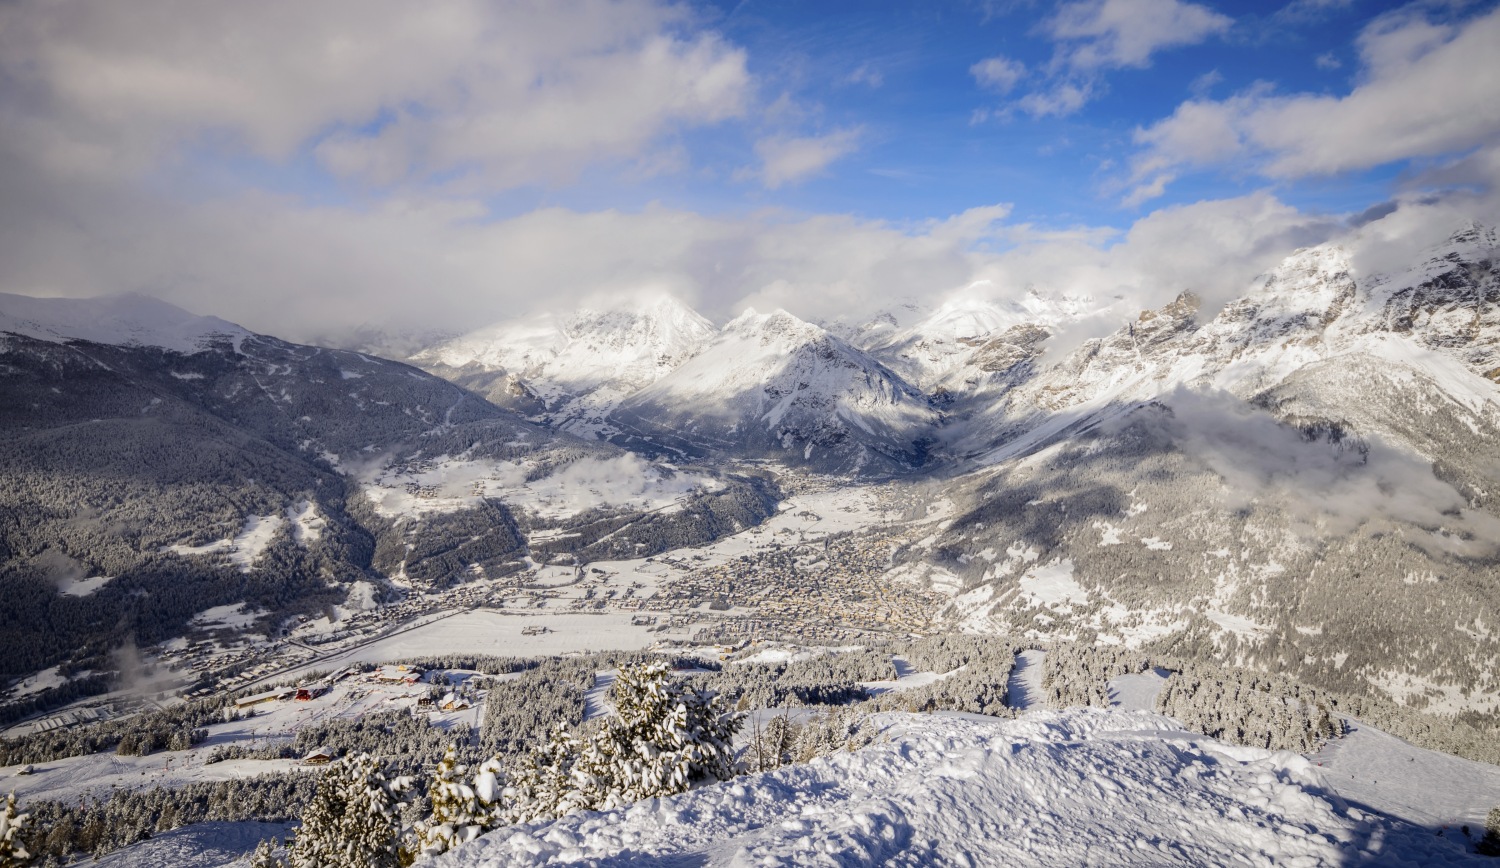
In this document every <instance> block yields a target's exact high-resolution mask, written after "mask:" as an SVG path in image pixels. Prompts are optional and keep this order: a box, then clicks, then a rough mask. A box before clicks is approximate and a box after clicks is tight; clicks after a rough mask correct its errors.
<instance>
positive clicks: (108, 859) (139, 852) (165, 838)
mask: <svg viewBox="0 0 1500 868" xmlns="http://www.w3.org/2000/svg"><path fill="white" fill-rule="evenodd" d="M291 828H292V826H291V824H289V823H198V824H196V825H192V826H185V827H183V828H181V829H174V830H172V831H170V832H162V833H160V834H158V835H156V836H155V837H153V838H149V839H147V840H145V841H142V842H141V843H139V844H137V845H135V846H134V847H127V848H125V849H124V850H120V851H118V852H115V853H111V854H109V855H108V856H105V857H104V858H103V859H100V860H99V861H98V862H95V863H92V864H94V865H96V866H98V868H163V866H182V868H187V866H192V868H227V866H230V865H245V864H247V863H248V860H246V859H245V853H246V851H249V850H253V849H255V845H257V844H259V843H260V842H261V841H264V840H267V839H270V838H285V837H287V835H288V833H289V832H290V830H291Z"/></svg>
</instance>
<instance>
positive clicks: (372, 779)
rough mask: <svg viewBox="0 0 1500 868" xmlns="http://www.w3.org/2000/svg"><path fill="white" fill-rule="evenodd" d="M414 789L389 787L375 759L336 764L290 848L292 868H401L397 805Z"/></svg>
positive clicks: (399, 784) (402, 781) (403, 783)
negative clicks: (406, 793)
mask: <svg viewBox="0 0 1500 868" xmlns="http://www.w3.org/2000/svg"><path fill="white" fill-rule="evenodd" d="M409 784H410V781H409V780H408V779H406V778H398V779H397V780H395V781H388V780H387V779H386V776H385V772H384V771H383V770H382V769H381V767H380V764H379V762H378V761H377V760H376V759H375V758H374V757H372V756H370V755H369V754H365V753H361V754H356V755H354V756H351V757H345V758H344V759H340V760H338V761H336V762H334V763H333V764H332V765H330V766H329V767H328V771H327V772H326V773H325V774H324V776H323V780H321V781H320V782H319V783H318V792H317V794H316V795H315V796H313V800H312V804H311V805H309V806H308V809H307V813H306V814H305V815H304V816H303V819H302V826H301V827H300V828H298V830H297V835H296V838H295V839H294V840H293V842H292V846H291V847H290V848H289V853H288V856H289V857H290V858H289V859H288V863H289V865H290V868H396V866H398V865H400V858H399V857H400V848H399V846H398V829H397V822H396V805H397V802H398V795H399V793H400V792H401V791H403V790H405V789H406V788H407V787H408V786H409Z"/></svg>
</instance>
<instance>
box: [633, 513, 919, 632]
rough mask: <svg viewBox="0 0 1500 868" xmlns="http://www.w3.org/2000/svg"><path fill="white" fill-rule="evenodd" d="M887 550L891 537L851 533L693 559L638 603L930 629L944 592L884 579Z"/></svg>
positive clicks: (802, 621)
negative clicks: (709, 560) (720, 559)
mask: <svg viewBox="0 0 1500 868" xmlns="http://www.w3.org/2000/svg"><path fill="white" fill-rule="evenodd" d="M891 549H892V545H891V543H889V542H888V541H875V540H870V539H868V538H856V537H852V536H850V537H841V538H837V539H826V540H823V541H820V542H818V543H811V544H799V545H793V546H777V547H772V548H767V549H762V550H759V551H756V552H753V553H751V554H746V555H741V556H740V557H738V558H735V559H734V560H732V561H730V562H728V563H726V564H723V565H719V566H694V567H692V568H691V569H690V570H688V571H687V572H685V573H683V574H680V575H678V576H676V577H674V578H673V579H671V580H670V581H669V582H667V583H665V584H664V585H663V587H662V589H661V591H660V592H659V593H657V594H656V595H655V596H653V597H651V598H650V599H649V600H647V601H646V602H645V603H644V604H643V608H646V609H652V610H659V611H672V610H677V609H683V608H689V607H692V606H697V605H701V604H702V603H703V602H704V601H708V602H709V603H710V604H711V605H717V606H718V607H719V608H728V607H734V608H736V609H740V608H746V609H751V610H753V611H754V612H755V614H756V615H757V616H758V617H759V618H763V619H772V620H775V621H778V622H784V623H791V624H799V625H808V626H818V625H824V626H829V627H852V628H868V629H879V630H899V631H906V632H922V631H925V630H928V629H930V627H931V616H932V613H934V612H936V611H937V609H938V608H939V607H940V606H941V605H942V604H943V602H944V599H945V598H944V597H942V595H940V594H938V593H936V592H934V591H930V590H926V589H922V588H918V587H914V586H912V585H908V584H904V583H894V582H890V581H887V580H886V579H885V575H886V573H887V572H888V571H889V570H890V555H891Z"/></svg>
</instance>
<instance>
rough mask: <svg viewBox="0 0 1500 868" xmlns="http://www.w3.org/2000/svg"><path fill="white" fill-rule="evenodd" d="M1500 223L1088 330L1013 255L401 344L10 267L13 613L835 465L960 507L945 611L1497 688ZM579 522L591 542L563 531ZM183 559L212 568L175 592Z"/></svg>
mask: <svg viewBox="0 0 1500 868" xmlns="http://www.w3.org/2000/svg"><path fill="white" fill-rule="evenodd" d="M1497 248H1500V241H1497V236H1496V232H1495V230H1494V229H1493V228H1491V227H1486V226H1481V225H1477V224H1471V225H1466V226H1463V227H1460V228H1459V229H1458V230H1457V231H1455V232H1454V233H1453V234H1452V236H1451V237H1450V238H1449V239H1448V240H1447V241H1446V242H1445V243H1443V244H1442V245H1439V246H1438V247H1436V248H1434V249H1431V250H1429V251H1427V252H1426V253H1424V254H1423V255H1422V256H1420V257H1418V258H1416V259H1415V260H1414V261H1412V262H1410V263H1408V264H1407V265H1406V267H1404V268H1402V269H1398V270H1395V271H1392V272H1388V273H1379V274H1363V273H1360V271H1359V269H1358V268H1356V266H1355V264H1354V262H1353V260H1352V258H1351V255H1350V254H1349V253H1348V251H1346V250H1345V249H1344V248H1342V247H1340V246H1339V245H1337V244H1327V245H1322V246H1319V247H1314V248H1309V249H1305V250H1300V251H1295V252H1289V255H1288V256H1287V258H1286V259H1285V260H1284V261H1283V262H1282V263H1281V264H1280V265H1279V266H1278V267H1276V268H1275V269H1273V270H1271V271H1270V272H1268V273H1267V274H1265V275H1263V276H1262V277H1261V278H1259V279H1258V280H1257V281H1256V282H1255V283H1254V284H1253V285H1252V286H1250V287H1248V288H1247V290H1246V291H1245V292H1244V293H1243V294H1242V295H1241V296H1240V297H1238V298H1236V299H1234V300H1232V301H1231V302H1229V303H1228V304H1227V305H1225V306H1224V307H1223V308H1222V309H1219V310H1207V309H1205V307H1204V303H1203V302H1202V301H1201V300H1200V299H1199V298H1198V297H1197V296H1195V295H1193V294H1192V293H1184V294H1182V295H1180V296H1179V297H1177V298H1176V299H1175V300H1173V301H1172V302H1170V303H1169V304H1166V305H1164V306H1162V307H1160V308H1158V309H1155V310H1147V311H1143V312H1140V313H1139V315H1138V316H1136V317H1135V318H1133V319H1132V320H1131V321H1129V322H1127V323H1125V324H1124V325H1123V326H1121V327H1120V328H1119V329H1117V330H1116V331H1114V332H1113V333H1111V334H1108V335H1104V336H1102V337H1097V338H1093V339H1090V340H1087V341H1084V342H1082V343H1081V344H1080V345H1078V346H1077V347H1076V348H1074V349H1072V350H1071V351H1066V352H1062V351H1055V350H1053V349H1052V348H1051V345H1052V343H1053V342H1054V340H1055V338H1056V337H1057V335H1058V334H1059V332H1060V331H1062V330H1064V329H1066V328H1067V327H1068V326H1069V324H1070V323H1073V322H1074V321H1076V320H1078V319H1080V318H1082V317H1085V316H1087V315H1088V314H1089V313H1091V312H1092V311H1093V310H1094V309H1095V308H1096V307H1097V305H1096V304H1095V302H1094V301H1093V300H1092V299H1089V298H1085V297H1062V296H1048V295H1046V294H1044V293H1041V292H1035V291H1034V292H1029V293H1027V294H1025V295H1024V296H1022V297H1021V298H1020V300H1019V301H1006V300H1003V299H999V298H998V296H995V297H991V296H992V295H994V288H992V287H985V286H975V287H970V288H969V291H968V292H966V293H964V294H961V295H959V296H958V297H955V298H954V299H950V300H948V301H947V302H945V303H944V304H941V305H936V306H930V307H924V306H923V304H922V303H920V302H914V303H907V304H903V305H898V306H895V307H893V308H892V309H890V310H888V311H885V312H882V313H880V314H878V315H876V316H873V317H867V318H863V319H861V320H860V321H859V322H857V323H849V322H824V323H815V322H808V321H805V320H802V319H799V318H798V317H796V316H794V315H793V314H791V313H789V312H787V311H781V310H778V311H770V312H764V313H763V312H757V311H753V310H751V311H745V312H744V313H742V314H741V315H739V316H737V317H735V318H734V319H732V320H730V321H729V322H728V323H726V324H724V325H723V326H715V325H714V324H713V323H711V322H710V321H709V320H707V319H706V318H704V317H702V316H700V315H698V314H697V313H695V312H694V311H692V310H691V309H690V308H688V307H687V306H685V305H684V304H682V303H681V302H680V301H677V300H675V299H672V298H670V297H666V296H662V297H655V298H647V299H641V298H631V299H629V300H626V301H623V302H622V303H621V304H620V305H617V306H608V305H606V306H601V307H598V308H596V309H591V310H582V311H576V312H574V313H572V314H570V315H558V314H548V315H543V316H537V317H533V318H530V319H522V320H516V321H506V322H501V323H497V324H494V325H491V326H486V327H483V328H480V329H478V330H475V331H472V332H470V333H468V334H464V335H460V336H457V337H447V338H442V339H440V340H435V341H432V342H430V343H428V344H427V345H425V346H422V347H420V348H417V349H414V350H412V351H410V352H409V353H408V354H406V355H405V356H404V357H403V358H401V359H399V360H387V359H384V358H380V357H377V356H374V355H371V354H369V353H360V352H356V351H352V350H340V349H331V348H319V347H311V346H303V345H297V344H292V343H287V342H285V341H281V340H278V339H275V338H271V337H267V336H262V335H256V334H253V333H251V332H249V331H247V330H245V329H242V328H239V327H237V326H234V325H232V324H229V323H225V322H223V321H220V320H214V319H212V318H198V317H193V316H192V315H190V314H186V313H185V312H182V311H180V310H177V309H175V308H171V307H170V306H168V305H164V304H163V303H160V302H156V301H152V300H149V299H142V298H133V299H132V298H125V299H119V298H117V299H108V300H92V301H85V300H69V301H64V300H41V299H26V298H21V297H16V296H0V333H3V334H4V337H3V338H0V340H3V344H0V366H3V368H0V371H3V374H0V376H3V377H4V389H3V395H0V428H3V429H4V430H5V433H6V438H5V439H6V443H5V445H4V446H3V447H0V449H3V450H4V453H3V454H4V456H5V457H4V458H3V460H0V469H3V472H4V474H5V483H4V485H3V486H0V490H3V492H4V496H5V497H6V498H7V502H6V504H5V507H6V508H5V510H4V514H5V516H6V518H5V519H4V520H3V521H4V524H3V530H0V561H3V564H4V566H3V567H0V580H3V581H4V582H6V583H8V584H7V588H10V587H12V586H14V587H20V588H24V589H25V590H24V593H23V594H21V595H20V596H18V597H17V599H21V600H23V601H24V602H23V603H22V604H21V605H20V606H19V607H18V609H17V614H16V615H15V616H14V617H13V618H12V619H11V621H10V623H7V624H4V625H0V629H3V630H5V631H7V632H6V637H7V638H16V637H33V634H32V633H31V632H28V631H30V630H33V629H35V628H34V627H33V626H32V625H34V624H36V623H39V621H38V619H40V623H45V624H49V625H51V626H52V629H54V630H55V631H59V632H58V635H59V637H60V638H58V639H57V640H48V642H46V643H44V645H45V647H46V649H47V650H46V651H45V652H44V653H41V654H39V655H37V656H36V658H35V659H27V660H25V661H18V662H17V663H15V664H13V666H14V673H15V674H20V673H24V672H27V671H32V670H34V669H35V668H38V667H41V666H45V665H52V664H54V663H57V662H61V661H63V660H65V659H74V662H75V663H79V664H80V665H81V662H80V661H85V660H87V659H91V658H90V655H92V658H97V657H98V656H99V655H100V654H101V653H103V649H104V648H105V647H107V646H109V645H110V643H118V642H119V641H122V640H123V639H124V638H125V637H132V638H134V639H135V640H137V641H141V642H148V641H159V640H160V639H161V638H164V637H166V636H168V635H171V634H172V632H173V631H174V630H176V629H179V628H180V626H181V624H182V623H183V622H184V621H185V620H186V619H187V618H189V617H191V614H192V612H193V611H196V610H197V609H196V608H195V607H199V608H201V606H202V605H203V604H204V601H207V600H211V601H213V602H214V603H216V604H217V603H228V602H231V601H253V602H254V604H255V606H256V607H257V611H259V612H262V613H264V617H265V619H266V623H274V622H275V621H276V619H277V618H280V617H284V616H285V615H286V613H288V612H294V611H301V610H305V609H307V608H308V607H313V608H316V607H318V606H325V607H326V606H337V605H345V604H346V602H345V601H346V600H347V599H348V598H349V596H350V589H351V588H355V587H358V586H360V585H361V583H364V585H365V586H367V587H365V588H364V589H363V590H361V591H360V594H361V595H362V596H363V598H368V599H371V600H374V601H376V602H378V601H380V600H382V599H386V598H388V597H389V596H390V595H392V594H396V593H400V592H404V591H409V590H415V591H420V590H423V589H427V588H434V587H444V586H446V585H448V584H450V583H454V582H461V581H463V580H464V579H465V576H466V575H468V574H470V573H471V572H472V571H473V570H476V569H477V570H479V571H480V573H482V574H486V575H503V574H504V573H505V571H507V570H515V569H520V568H522V567H523V566H524V565H525V564H526V563H529V562H535V558H534V556H537V555H541V556H543V557H546V556H557V555H564V556H572V557H576V558H578V559H579V560H581V561H587V560H595V559H600V558H603V557H619V556H623V555H639V554H645V553H651V552H657V551H664V550H668V549H670V548H673V547H677V546H681V545H687V544H695V542H701V541H704V540H707V539H712V538H714V537H716V536H719V535H722V534H727V533H734V532H737V531H738V530H741V529H743V528H745V527H749V526H751V525H754V524H755V523H757V522H758V521H760V520H761V519H763V518H764V517H765V516H767V515H769V514H770V513H771V512H772V511H773V510H774V509H775V504H776V502H777V500H778V498H779V497H780V494H779V488H778V483H777V479H778V478H779V479H782V480H783V481H786V480H791V479H797V478H802V477H805V476H806V475H808V474H822V475H824V476H825V477H826V478H828V479H830V480H832V481H834V482H835V483H837V484H846V485H871V484H876V483H881V484H885V485H889V486H897V487H899V488H900V490H901V491H902V492H903V493H904V495H903V496H905V497H907V499H908V500H913V499H914V500H915V501H916V502H918V503H919V504H921V508H919V509H917V510H915V513H916V514H920V515H923V516H927V515H930V514H934V513H940V514H944V515H946V516H947V518H946V519H945V520H944V521H943V522H942V523H941V524H940V525H939V526H938V531H937V532H936V533H925V534H924V535H923V536H922V537H921V538H913V539H910V540H908V541H907V542H906V543H905V544H903V545H902V546H901V547H900V548H899V550H898V551H897V553H896V554H895V556H894V561H893V563H892V570H893V571H894V572H893V575H894V574H895V572H899V573H900V575H902V576H904V577H905V578H904V579H903V580H909V581H919V582H924V583H928V584H929V585H930V586H932V587H934V588H941V589H944V591H945V592H946V593H947V594H948V595H949V597H950V600H949V602H948V603H947V604H946V606H945V608H944V609H943V611H942V616H943V617H944V618H945V619H947V620H948V621H949V622H950V623H952V624H954V625H959V626H962V627H964V628H967V629H972V630H981V631H1005V632H1012V633H1017V634H1035V635H1038V636H1043V637H1067V638H1085V639H1087V638H1092V639H1095V640H1097V641H1102V642H1107V643H1125V644H1129V645H1133V646H1144V647H1152V648H1161V649H1163V650H1165V651H1170V652H1172V653H1177V654H1211V655H1214V656H1217V657H1220V658H1223V659H1226V660H1229V661H1231V662H1234V663H1237V664H1241V665H1247V666H1252V667H1259V668H1264V669H1277V670H1281V671H1288V672H1290V673H1293V674H1296V675H1298V676H1300V677H1303V678H1305V679H1307V680H1309V681H1310V682H1312V683H1317V684H1321V685H1325V686H1329V687H1336V688H1339V689H1349V690H1369V689H1375V690H1378V691H1380V692H1382V693H1385V694H1387V695H1391V696H1394V697H1396V698H1397V699H1398V700H1400V701H1403V702H1405V703H1407V704H1409V705H1412V706H1415V707H1423V708H1428V709H1430V710H1432V711H1438V712H1443V713H1449V714H1456V715H1468V716H1472V717H1475V718H1476V719H1485V720H1493V719H1494V718H1495V716H1496V715H1500V681H1497V678H1496V676H1495V675H1494V673H1495V672H1497V671H1500V641H1497V637H1496V632H1495V631H1496V626H1495V625H1496V624H1500V580H1497V578H1496V576H1497V575H1500V503H1497V500H1496V497H1497V494H1496V492H1497V491H1500V462H1497V459H1496V458H1495V456H1497V455H1500V277H1497V274H1496V270H1495V269H1496V265H1495V263H1496V260H1497ZM570 468H571V469H570ZM580 478H587V479H588V480H590V486H588V487H590V488H591V489H592V490H594V491H602V492H603V493H602V494H597V495H595V494H590V495H588V496H581V495H580V494H579V486H578V485H577V484H575V482H574V480H576V479H580ZM549 480H550V481H549ZM599 480H603V481H604V482H603V483H602V484H595V483H597V482H598V481H599ZM80 492H83V494H82V495H80ZM673 516H676V517H677V518H673ZM314 518H316V519H317V521H318V522H321V523H320V524H317V533H316V534H314V533H311V532H310V531H308V530H307V528H310V527H312V526H313V525H312V524H311V523H310V522H312V521H313V519H314ZM299 528H301V529H302V530H300V531H299V530H298V529H299ZM557 528H567V529H568V530H569V534H568V538H569V539H570V540H572V542H569V543H568V544H567V545H566V546H564V547H563V548H561V549H559V548H557V547H555V546H554V547H550V548H549V547H547V546H541V545H538V546H536V547H533V540H532V537H533V536H536V535H537V532H538V531H542V530H546V531H552V530H555V529H557ZM621 528H626V530H625V531H624V532H623V534H622V533H621V531H620V529H621ZM538 539H540V537H538ZM256 546H259V548H256ZM529 558H531V559H533V560H531V561H528V559H529ZM184 564H188V565H192V570H194V571H195V572H193V573H192V575H194V576H196V577H197V578H194V579H193V581H194V582H198V583H199V584H198V585H191V587H192V588H200V590H194V591H192V593H193V595H194V597H193V599H192V600H191V601H188V600H186V599H184V600H182V601H180V602H162V601H161V600H162V599H163V598H167V599H170V598H172V596H173V595H172V594H171V593H161V594H158V593H157V590H158V589H159V588H160V587H161V586H162V584H163V582H164V581H165V580H164V579H162V578H161V577H162V576H165V575H167V574H168V573H172V574H173V575H176V574H177V573H175V572H173V571H180V570H182V569H183V568H184V567H183V565H184ZM277 564H284V566H278V567H276V568H274V569H273V568H272V565H277ZM106 576H112V577H114V578H111V579H110V580H109V581H108V582H106V583H104V584H103V585H102V586H101V587H100V588H99V589H98V590H94V591H91V592H90V593H89V594H86V595H70V594H69V593H68V590H69V588H70V587H72V586H71V585H70V584H69V583H70V582H85V581H91V580H93V579H96V578H103V577H106ZM153 576H155V577H156V578H152V577H153ZM183 587H184V588H185V589H186V588H188V587H190V586H188V585H184V586H183ZM140 590H149V591H151V592H152V593H151V594H150V595H141V594H139V593H137V592H138V591H140ZM184 593H186V590H185V591H184ZM148 610H149V611H148ZM58 625H72V626H70V627H68V628H67V629H65V630H64V629H62V628H60V627H58ZM69 631H71V632H69ZM95 635H97V636H99V637H101V638H99V639H98V640H97V641H91V642H87V643H85V645H86V647H87V648H88V649H89V652H88V653H87V654H77V653H72V652H67V653H65V650H66V649H70V648H77V647H82V646H79V645H78V644H77V641H78V640H77V638H76V637H87V636H95ZM70 637H72V638H70ZM33 638H34V637H33ZM70 643H72V644H70ZM70 654H71V657H70Z"/></svg>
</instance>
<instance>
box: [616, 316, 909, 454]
mask: <svg viewBox="0 0 1500 868" xmlns="http://www.w3.org/2000/svg"><path fill="white" fill-rule="evenodd" d="M609 421H610V423H611V424H612V425H613V426H615V428H616V429H617V430H618V431H619V432H620V434H618V435H617V436H616V437H615V438H614V439H615V442H617V443H621V444H622V445H627V446H632V447H636V446H641V447H645V448H661V449H665V450H667V451H669V452H676V453H679V454H684V455H702V454H729V455H734V454H738V455H749V456H755V457H760V456H776V457H779V458H782V459H784V460H788V461H791V462H793V463H802V464H808V465H811V466H814V467H818V468H821V469H826V470H840V471H845V472H889V471H890V470H893V469H906V468H910V467H915V466H920V465H921V464H922V463H923V462H924V461H925V460H926V446H925V438H927V437H928V436H929V434H930V431H931V430H932V428H933V426H934V425H935V424H936V423H937V421H938V414H937V413H936V412H935V411H934V410H933V409H932V407H931V406H930V405H929V403H928V401H927V400H926V398H925V397H924V396H923V395H922V394H921V393H920V392H918V391H917V390H916V389H915V388H913V387H912V386H910V385H908V384H907V383H906V382H905V381H904V380H902V379H901V378H900V377H899V376H897V375H896V374H895V373H894V372H892V371H891V370H890V369H888V368H886V367H885V366H884V365H882V364H881V363H880V362H878V361H876V360H875V359H874V358H872V357H871V356H869V355H868V354H866V353H864V352H863V351H861V350H858V349H856V348H854V347H852V346H850V345H849V344H847V343H845V342H844V341H842V340H840V339H839V338H836V337H834V336H833V335H831V334H829V333H828V332H827V331H825V330H824V329H822V328H821V327H819V326H816V325H813V324H811V323H808V322H804V321H802V320H800V319H798V318H796V317H794V316H792V315H791V314H789V313H787V312H786V311H780V310H778V311H775V312H773V313H768V314H761V313H757V312H755V311H754V310H747V311H746V312H745V313H743V314H741V315H740V316H739V317H737V318H736V319H735V320H733V321H732V322H730V323H729V324H728V325H726V326H725V327H724V330H723V331H722V332H721V333H720V335H719V336H718V337H717V338H716V339H715V340H714V341H713V343H711V344H710V345H709V346H708V347H707V348H705V349H704V350H703V351H702V352H701V353H699V354H698V355H697V356H695V357H694V358H693V359H691V360H690V361H688V362H687V363H685V364H683V365H682V366H681V367H680V368H678V369H677V370H675V371H673V372H672V373H670V374H668V375H667V376H665V377H663V378H662V379H660V380H658V381H657V382H656V383H654V384H652V385H651V386H648V387H646V388H645V389H642V390H641V391H639V392H637V393H636V394H634V395H632V396H630V397H629V398H628V399H626V400H625V401H623V402H622V403H621V404H620V406H619V407H618V408H617V409H616V410H615V412H614V413H612V414H611V415H610V417H609Z"/></svg>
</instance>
